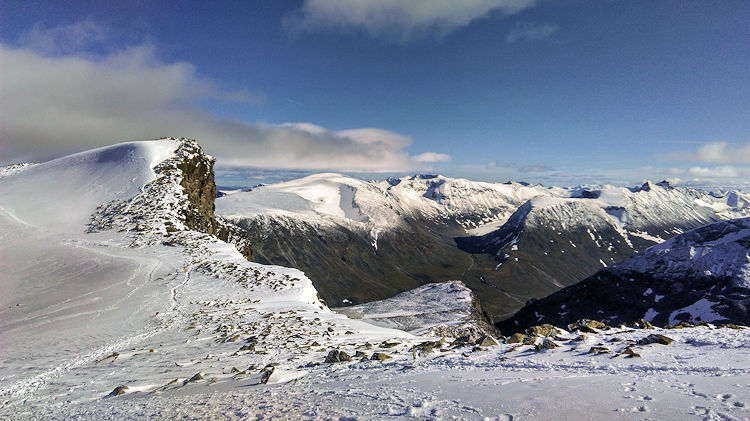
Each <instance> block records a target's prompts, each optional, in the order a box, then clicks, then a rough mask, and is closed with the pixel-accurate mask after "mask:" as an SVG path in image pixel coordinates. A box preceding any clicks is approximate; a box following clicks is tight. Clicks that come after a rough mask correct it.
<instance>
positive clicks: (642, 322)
mask: <svg viewBox="0 0 750 421" xmlns="http://www.w3.org/2000/svg"><path fill="white" fill-rule="evenodd" d="M633 327H637V328H639V329H653V328H654V325H652V324H651V322H649V321H648V320H646V319H638V321H637V322H635V323H633Z"/></svg>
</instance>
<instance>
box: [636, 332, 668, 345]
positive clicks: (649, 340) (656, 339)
mask: <svg viewBox="0 0 750 421" xmlns="http://www.w3.org/2000/svg"><path fill="white" fill-rule="evenodd" d="M672 342H674V339H672V338H670V337H669V336H664V335H660V334H658V333H652V334H650V335H648V336H646V337H645V338H643V339H641V340H640V341H638V344H639V345H648V344H661V345H669V344H671V343H672Z"/></svg>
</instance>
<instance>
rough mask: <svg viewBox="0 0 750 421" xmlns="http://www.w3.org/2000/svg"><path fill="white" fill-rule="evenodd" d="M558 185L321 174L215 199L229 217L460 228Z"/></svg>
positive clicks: (500, 216)
mask: <svg viewBox="0 0 750 421" xmlns="http://www.w3.org/2000/svg"><path fill="white" fill-rule="evenodd" d="M559 194H564V192H563V191H562V190H561V189H548V188H545V187H542V186H527V185H522V184H518V183H511V184H500V183H483V182H475V181H469V180H465V179H453V178H447V177H443V176H440V175H434V176H433V175H430V176H424V175H416V176H411V177H403V178H392V179H388V180H386V181H382V182H368V181H363V180H359V179H356V178H353V177H348V176H343V175H340V174H332V173H323V174H315V175H311V176H308V177H304V178H301V179H298V180H293V181H289V182H285V183H278V184H272V185H266V186H260V187H257V188H253V189H251V190H250V191H246V192H238V193H233V194H230V195H227V196H224V197H221V198H219V199H218V200H217V201H216V207H217V213H218V214H220V215H222V216H225V217H227V218H230V219H241V218H254V217H257V216H258V215H262V214H266V215H284V216H287V217H297V218H301V219H305V220H308V221H311V220H312V221H315V220H317V221H320V222H321V223H324V221H329V222H330V221H333V222H336V223H341V224H348V225H352V226H355V227H359V228H362V229H366V230H372V229H374V230H382V229H388V228H393V227H398V226H400V224H401V223H402V222H403V221H404V219H405V218H419V219H425V220H431V221H434V222H445V221H452V222H453V223H456V224H458V225H459V226H462V227H464V228H466V229H472V228H475V227H478V226H481V225H483V224H487V223H491V222H494V221H502V220H504V219H506V218H507V217H508V216H509V215H510V214H511V213H513V211H514V210H515V209H516V208H517V207H518V206H520V205H521V204H522V203H523V202H525V201H527V200H529V199H530V198H532V197H535V196H540V195H545V196H546V195H559Z"/></svg>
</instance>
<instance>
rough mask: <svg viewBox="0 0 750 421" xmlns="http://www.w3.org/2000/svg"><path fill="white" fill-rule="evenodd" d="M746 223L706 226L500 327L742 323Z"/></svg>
mask: <svg viewBox="0 0 750 421" xmlns="http://www.w3.org/2000/svg"><path fill="white" fill-rule="evenodd" d="M748 309H750V218H741V219H733V220H729V221H721V222H716V223H713V224H709V225H706V226H703V227H700V228H697V229H694V230H692V231H688V232H686V233H684V234H680V235H678V236H676V237H673V238H671V239H669V240H667V241H665V242H663V243H661V244H658V245H656V246H653V247H651V248H649V249H647V250H646V251H643V252H642V253H639V254H637V255H635V256H634V257H632V258H630V259H628V260H625V261H624V262H622V263H619V264H617V265H615V266H613V267H611V268H607V269H603V270H602V271H600V272H598V273H597V274H596V275H594V276H592V277H590V278H588V279H586V280H584V281H583V282H581V283H578V284H575V285H573V286H571V287H568V288H565V289H563V290H561V291H559V292H557V293H555V294H552V295H550V296H549V297H546V298H543V299H541V300H538V301H535V302H533V303H531V304H529V305H528V306H526V307H524V308H522V309H521V310H520V311H519V312H518V314H516V315H515V316H514V317H513V318H512V319H510V320H507V321H505V322H503V323H502V326H503V327H505V328H506V329H513V328H515V327H516V326H518V327H526V326H529V325H532V324H539V323H552V324H557V325H566V324H567V323H570V322H572V321H575V320H577V319H580V318H596V319H601V320H604V321H606V322H608V323H613V324H614V323H622V322H632V321H634V320H638V319H641V318H642V319H644V320H646V321H648V322H651V323H653V324H657V325H661V326H663V325H666V324H671V325H675V324H678V323H680V322H683V321H685V322H690V323H698V322H702V321H703V322H712V323H737V324H749V323H750V311H748Z"/></svg>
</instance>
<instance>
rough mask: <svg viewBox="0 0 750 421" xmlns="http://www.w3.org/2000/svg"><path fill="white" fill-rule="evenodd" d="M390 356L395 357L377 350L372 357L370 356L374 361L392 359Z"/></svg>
mask: <svg viewBox="0 0 750 421" xmlns="http://www.w3.org/2000/svg"><path fill="white" fill-rule="evenodd" d="M390 358H393V357H391V356H390V355H388V354H386V353H384V352H376V353H374V354H372V357H370V359H371V360H372V361H385V360H387V359H390Z"/></svg>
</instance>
